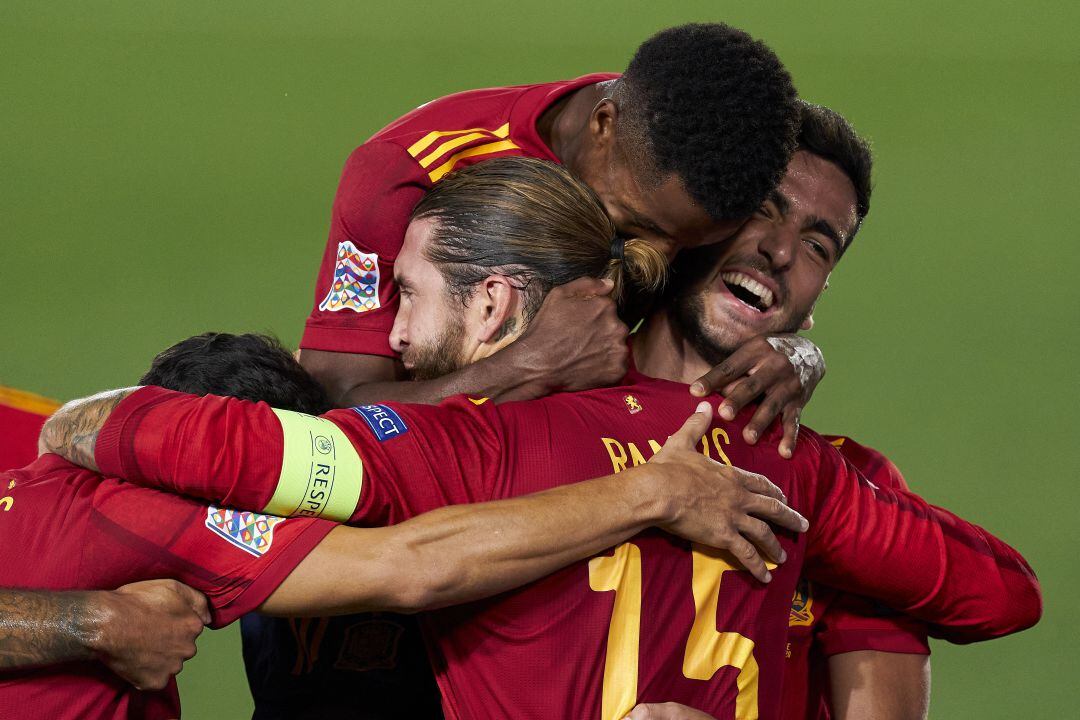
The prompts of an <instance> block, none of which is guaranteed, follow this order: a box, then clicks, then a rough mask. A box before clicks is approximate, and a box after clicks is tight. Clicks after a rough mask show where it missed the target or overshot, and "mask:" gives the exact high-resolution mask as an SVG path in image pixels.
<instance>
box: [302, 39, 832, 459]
mask: <svg viewBox="0 0 1080 720" xmlns="http://www.w3.org/2000/svg"><path fill="white" fill-rule="evenodd" d="M797 120H798V111H797V108H796V96H795V89H794V88H793V86H792V84H791V78H790V76H789V75H788V73H787V71H786V70H785V69H784V67H783V65H782V64H781V62H780V60H779V59H778V58H777V57H776V55H775V54H774V53H773V52H772V51H771V50H769V48H768V47H766V46H765V45H764V44H763V43H761V42H759V41H756V40H754V39H753V38H751V37H750V36H749V35H747V34H746V33H744V32H742V31H740V30H737V29H735V28H732V27H728V26H727V25H722V24H695V25H684V26H681V27H675V28H670V29H668V30H664V31H662V32H660V33H658V34H657V35H655V36H654V37H652V38H650V39H649V40H647V41H646V42H645V43H644V44H642V45H641V47H639V48H638V50H637V52H636V53H635V55H634V57H633V59H632V60H631V62H630V64H629V66H628V67H627V69H626V72H625V73H623V74H622V75H621V76H620V75H618V74H613V73H597V74H592V75H586V76H584V77H580V78H577V79H574V80H568V81H562V82H552V83H542V84H538V85H522V86H517V87H501V88H490V89H485V90H472V91H469V92H463V93H458V94H456V95H450V96H447V97H443V98H439V99H437V100H433V101H431V102H429V103H425V104H424V105H421V106H420V107H419V108H417V109H416V110H414V111H412V112H411V113H409V114H407V115H405V116H404V117H401V118H399V119H397V120H395V121H394V122H392V123H390V124H389V125H388V126H386V127H385V128H383V129H382V130H380V131H379V132H377V133H376V134H375V135H374V136H373V137H371V138H370V139H369V140H368V141H367V142H365V143H364V144H363V145H361V146H360V147H358V148H357V149H356V150H355V151H354V152H353V153H352V154H351V155H350V156H349V159H348V161H347V162H346V164H345V169H344V171H343V173H342V177H341V182H340V185H339V187H338V191H337V196H336V197H335V199H334V205H333V214H332V218H331V223H330V235H329V238H328V241H327V245H326V250H325V252H324V255H323V260H322V265H321V267H320V269H319V273H318V278H317V281H316V286H315V300H314V302H315V306H314V308H313V309H312V311H311V314H310V316H309V317H308V320H307V324H306V327H305V330H304V335H303V339H302V340H301V343H300V346H301V348H302V352H301V356H300V361H301V363H302V364H303V365H304V367H305V368H307V369H308V370H309V371H310V372H311V373H312V374H314V375H315V376H316V378H317V379H318V380H319V381H320V382H321V383H322V384H323V385H324V386H325V387H326V388H327V389H328V390H329V392H330V395H331V399H332V401H333V402H334V405H335V407H344V406H347V405H352V404H357V403H362V402H373V401H381V400H400V401H408V402H425V403H426V402H438V401H440V400H442V399H443V398H446V397H448V396H450V395H453V394H456V393H470V394H473V395H476V396H483V397H489V398H492V399H493V400H495V401H501V400H508V399H524V398H531V397H538V396H540V395H544V394H547V393H549V392H552V391H556V390H574V389H584V388H589V387H597V386H600V385H605V384H612V383H615V382H618V381H619V379H620V378H621V377H622V376H623V374H624V373H625V371H626V367H627V350H626V342H625V340H626V333H627V329H626V327H625V326H624V325H623V324H622V323H621V322H620V321H619V319H618V317H616V314H615V308H614V305H613V304H612V303H611V302H610V301H608V300H607V299H605V298H604V297H603V294H602V291H601V290H600V289H599V287H598V286H596V285H595V284H589V283H586V285H585V287H584V289H582V288H581V287H578V286H570V287H568V288H566V289H561V290H559V291H556V292H554V293H551V294H550V295H549V296H548V297H547V299H546V302H545V304H544V307H543V308H542V309H541V310H540V312H539V313H538V315H537V317H536V318H535V320H534V322H533V323H532V324H531V325H530V329H529V331H528V332H527V333H525V334H524V336H522V338H521V339H520V340H519V341H518V342H515V343H514V345H513V346H512V347H509V348H507V351H506V352H504V353H500V354H499V355H494V356H491V357H489V358H485V359H484V360H483V361H481V362H477V363H475V364H473V365H469V366H465V367H461V368H458V369H457V370H456V371H455V372H453V373H448V374H446V375H443V376H440V377H438V378H429V379H427V380H425V381H423V382H412V383H400V382H393V381H395V380H398V379H400V375H401V373H400V366H399V365H398V363H397V361H396V359H397V354H396V353H395V352H394V351H393V349H392V348H391V346H390V343H389V334H390V330H391V327H392V325H393V322H394V315H395V313H396V310H397V304H398V299H399V294H398V287H397V284H396V282H395V280H394V264H395V262H396V259H397V257H398V254H399V253H400V251H401V247H402V239H403V237H404V235H405V229H406V227H407V226H408V224H409V214H410V213H411V212H412V209H413V207H414V206H415V205H416V204H417V202H418V201H419V200H420V198H421V197H422V196H423V194H424V193H425V192H426V191H427V190H428V189H429V188H431V187H432V186H433V185H434V184H437V183H438V182H440V181H441V180H442V178H444V177H446V176H447V174H448V173H450V172H451V171H452V170H455V169H460V168H462V167H466V166H468V165H471V164H473V163H477V162H482V161H486V160H488V159H491V158H497V157H506V156H526V157H535V158H540V159H544V160H549V161H553V162H558V163H562V164H564V165H565V166H566V167H567V168H568V169H570V170H571V171H572V172H573V173H574V174H575V175H577V176H578V177H579V178H581V179H582V180H584V181H585V182H586V183H587V184H588V185H590V186H591V187H592V188H593V189H594V190H595V191H596V192H597V194H598V195H599V197H600V199H601V201H602V202H603V204H604V207H605V208H606V209H607V211H608V213H609V215H610V216H611V217H612V219H613V220H614V221H615V224H616V226H617V227H618V230H619V233H620V235H621V236H622V237H626V238H630V237H637V238H642V239H644V240H645V241H646V242H648V243H650V244H652V245H653V246H654V247H656V248H657V249H660V250H661V251H663V252H664V253H665V254H667V255H669V256H672V255H674V254H675V252H676V251H677V250H678V249H679V248H685V247H694V246H696V245H701V244H705V243H715V242H719V241H721V240H723V239H724V238H726V237H728V236H730V235H731V233H733V232H734V231H735V230H736V229H737V228H738V227H739V225H740V224H741V223H742V222H743V221H744V220H745V219H746V218H747V217H748V216H749V215H750V214H751V213H753V212H754V210H755V209H756V208H757V207H758V205H759V204H760V203H761V201H762V200H763V199H764V198H765V195H766V193H768V192H769V190H771V189H772V188H773V187H775V185H776V183H777V182H778V181H779V179H780V177H781V175H782V174H783V170H784V167H785V165H786V164H787V161H788V158H789V157H790V155H791V151H792V148H793V146H794V140H795V133H796V131H797ZM583 296H584V297H583ZM635 320H636V318H635ZM784 339H785V341H786V342H787V343H790V344H793V345H794V346H796V347H798V348H799V349H800V350H801V352H800V353H799V354H798V355H796V356H794V359H795V361H797V363H798V367H797V368H796V367H793V365H792V362H790V361H789V358H788V356H786V355H784V354H782V353H781V352H779V351H777V350H775V349H773V347H772V346H771V345H770V344H769V343H768V342H766V340H765V339H764V338H755V339H750V340H748V341H747V343H746V344H745V346H744V348H743V349H742V351H741V355H740V356H741V357H745V358H746V359H747V361H748V362H749V363H750V364H751V365H753V366H754V367H755V368H756V369H755V372H754V378H755V383H756V384H758V385H762V386H764V391H765V392H766V394H767V395H768V397H769V398H770V400H771V402H769V403H763V404H762V405H761V406H760V408H761V410H760V412H759V413H758V415H757V416H755V417H754V418H753V419H752V421H751V422H750V423H749V428H748V430H747V433H748V436H750V435H752V433H753V432H754V431H757V432H760V431H761V430H762V429H764V427H765V426H766V425H767V424H768V423H769V422H770V421H771V420H772V419H773V417H774V416H776V415H777V414H779V415H782V419H783V423H784V426H785V431H786V437H785V441H784V443H783V444H782V446H781V450H782V451H783V452H784V453H788V452H790V450H791V448H792V447H793V446H794V443H795V436H796V434H797V431H798V413H799V410H800V408H801V407H802V406H803V405H804V404H805V401H806V398H807V397H809V394H810V392H812V390H813V387H814V386H815V385H816V383H817V381H818V380H819V379H820V377H821V374H822V373H823V372H824V363H823V361H822V360H821V357H820V354H819V353H818V351H817V348H816V347H815V346H814V345H813V344H812V343H810V342H809V341H807V340H804V339H802V338H798V337H795V336H790V337H787V336H785V338H784ZM739 377H740V376H726V375H722V374H718V373H709V374H707V375H705V376H703V377H702V378H701V387H700V388H699V389H698V391H697V394H698V395H705V394H706V393H707V392H708V391H709V390H711V389H713V388H718V387H724V386H725V385H727V384H728V383H730V382H732V381H737V380H738V379H739ZM755 396H756V393H755V395H749V394H748V393H746V392H745V391H744V389H742V388H738V387H736V388H734V389H732V391H731V392H730V393H729V397H728V403H729V405H730V406H732V407H733V408H734V409H738V408H739V407H741V406H742V405H743V404H745V403H747V402H749V401H751V400H753V399H754V397H755ZM774 408H775V411H774ZM770 412H772V413H773V414H772V415H770V414H769V413H770Z"/></svg>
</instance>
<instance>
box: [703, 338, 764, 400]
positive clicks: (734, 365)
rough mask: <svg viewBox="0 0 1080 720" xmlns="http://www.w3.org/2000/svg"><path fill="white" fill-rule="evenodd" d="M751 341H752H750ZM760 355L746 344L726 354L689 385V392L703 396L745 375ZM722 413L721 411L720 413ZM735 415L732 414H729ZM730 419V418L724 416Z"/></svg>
mask: <svg viewBox="0 0 1080 720" xmlns="http://www.w3.org/2000/svg"><path fill="white" fill-rule="evenodd" d="M751 342H752V341H751ZM760 359H761V356H760V355H758V354H755V353H754V352H752V350H748V344H747V345H743V346H742V347H740V348H739V349H738V350H736V351H735V352H733V353H732V354H731V355H729V356H728V358H727V360H725V361H724V362H722V363H720V364H719V365H717V366H716V367H714V368H713V369H712V370H710V371H709V372H707V373H705V374H704V375H702V376H701V377H699V378H698V379H697V380H695V381H694V382H693V384H692V385H690V394H691V395H694V396H696V397H705V396H706V395H708V394H710V393H714V392H716V391H717V390H719V389H720V388H722V387H724V386H725V385H728V384H730V383H732V382H734V381H735V380H738V379H739V378H741V377H743V376H744V375H746V373H747V372H748V371H749V370H750V368H752V367H753V366H754V365H755V364H756V363H757V362H758V361H759V360H760ZM721 415H723V413H721ZM731 417H732V418H733V417H735V416H734V415H732V416H731ZM724 419H725V420H730V419H731V418H724Z"/></svg>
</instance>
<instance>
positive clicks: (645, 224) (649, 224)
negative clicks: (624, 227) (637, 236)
mask: <svg viewBox="0 0 1080 720" xmlns="http://www.w3.org/2000/svg"><path fill="white" fill-rule="evenodd" d="M630 222H631V223H633V224H634V225H636V226H637V227H639V228H641V229H642V230H651V231H652V232H654V233H657V234H659V235H663V236H664V237H671V233H669V232H668V231H667V230H665V229H664V228H662V227H660V226H659V225H657V224H656V223H655V222H653V221H652V220H649V219H648V218H646V217H642V216H641V215H638V214H637V213H631V215H630Z"/></svg>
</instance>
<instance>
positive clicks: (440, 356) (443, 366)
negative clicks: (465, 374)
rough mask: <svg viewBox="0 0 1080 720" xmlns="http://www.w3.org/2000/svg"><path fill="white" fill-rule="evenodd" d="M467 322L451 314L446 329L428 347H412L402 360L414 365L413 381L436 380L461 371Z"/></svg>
mask: <svg viewBox="0 0 1080 720" xmlns="http://www.w3.org/2000/svg"><path fill="white" fill-rule="evenodd" d="M464 338H465V320H464V319H463V318H462V317H460V316H458V315H454V314H453V313H451V315H450V320H449V321H448V322H447V324H446V327H445V328H443V331H442V332H441V333H439V336H438V337H437V338H435V339H434V340H432V341H431V342H430V343H428V344H427V345H411V346H410V347H409V348H408V349H407V350H406V351H405V352H404V353H403V354H402V359H403V360H407V361H408V362H409V364H410V365H412V370H411V374H412V379H413V380H434V379H435V378H441V377H443V376H444V375H449V374H450V373H452V372H455V371H457V370H460V369H461V365H462V363H461V346H462V344H463V340H464Z"/></svg>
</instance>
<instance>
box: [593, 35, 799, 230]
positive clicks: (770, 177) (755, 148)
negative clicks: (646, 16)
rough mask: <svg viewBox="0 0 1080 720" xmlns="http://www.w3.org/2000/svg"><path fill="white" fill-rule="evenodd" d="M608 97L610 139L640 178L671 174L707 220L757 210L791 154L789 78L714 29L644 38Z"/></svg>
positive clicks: (746, 43) (794, 126)
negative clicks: (614, 117) (612, 113)
mask: <svg viewBox="0 0 1080 720" xmlns="http://www.w3.org/2000/svg"><path fill="white" fill-rule="evenodd" d="M614 99H615V102H616V104H617V105H618V108H619V121H618V123H617V125H616V128H617V130H616V132H617V137H618V139H619V143H620V145H621V146H622V147H623V149H624V152H626V154H627V155H628V157H630V159H631V161H632V162H634V164H635V165H637V166H638V167H637V168H636V169H637V170H638V171H639V172H642V173H643V174H644V179H645V180H646V181H649V182H650V184H655V183H657V182H659V181H661V180H663V179H665V178H666V177H667V176H668V175H670V174H671V173H674V174H675V175H677V176H678V177H679V178H680V179H681V180H682V183H683V186H684V187H685V189H686V191H687V192H688V193H689V194H690V196H691V197H693V198H694V200H695V201H697V202H698V203H700V204H701V206H702V207H703V208H704V209H705V211H706V212H707V213H709V215H711V216H712V217H713V219H714V220H730V219H736V218H743V217H747V216H748V215H750V214H751V213H753V212H754V211H755V210H757V208H758V206H759V205H761V203H762V201H763V200H764V199H765V196H766V195H767V194H768V193H769V191H771V190H772V189H773V188H775V187H776V185H777V184H778V183H779V182H780V179H781V178H782V177H783V175H784V170H785V168H786V167H787V164H788V161H789V160H790V159H791V153H792V152H793V151H794V148H795V134H796V132H797V131H798V127H799V110H798V106H797V105H796V93H795V87H794V86H793V85H792V82H791V76H790V75H789V74H788V72H787V70H785V69H784V66H783V64H782V63H781V62H780V59H779V58H778V57H776V55H775V53H773V51H772V50H770V49H769V48H768V47H767V46H766V45H765V44H764V43H762V42H760V41H758V40H755V39H754V38H752V37H750V35H748V34H746V33H745V32H743V31H742V30H737V29H735V28H733V27H730V26H728V25H724V24H722V23H708V24H690V25H681V26H679V27H674V28H669V29H667V30H663V31H661V32H659V33H657V34H656V35H654V36H652V37H651V38H649V39H648V40H646V41H645V42H644V43H643V44H642V45H641V47H639V48H638V49H637V52H636V53H635V54H634V57H633V59H632V60H631V61H630V65H629V66H628V67H627V68H626V72H625V73H624V74H623V76H622V78H621V79H620V80H619V81H618V83H617V84H616V90H615V93H614ZM635 158H636V159H637V160H636V162H635Z"/></svg>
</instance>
